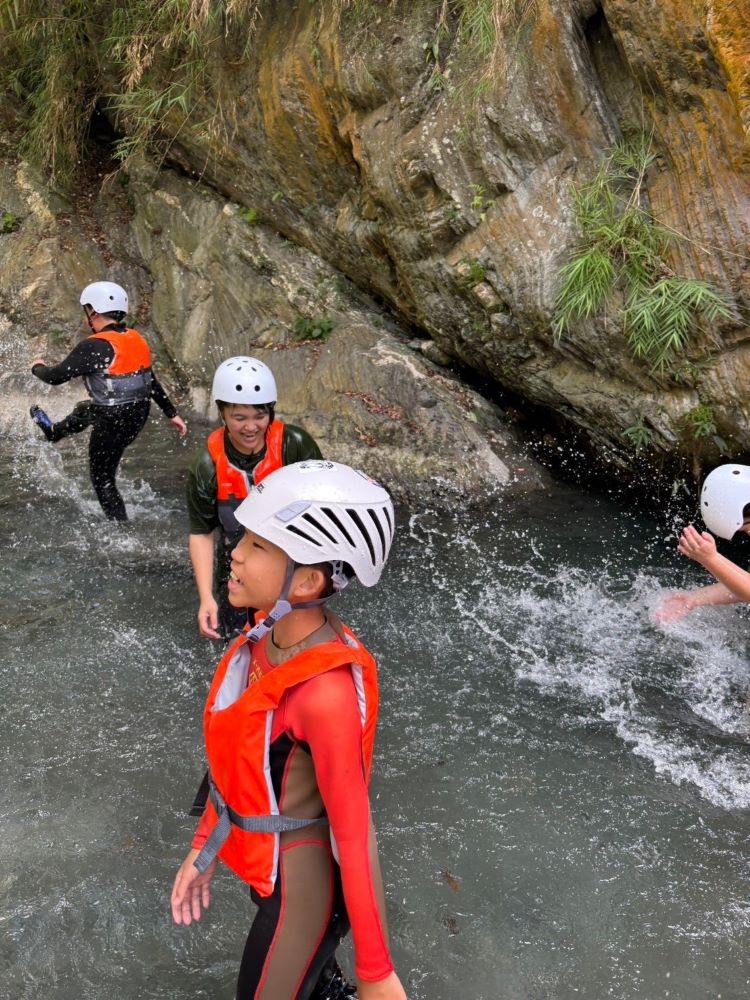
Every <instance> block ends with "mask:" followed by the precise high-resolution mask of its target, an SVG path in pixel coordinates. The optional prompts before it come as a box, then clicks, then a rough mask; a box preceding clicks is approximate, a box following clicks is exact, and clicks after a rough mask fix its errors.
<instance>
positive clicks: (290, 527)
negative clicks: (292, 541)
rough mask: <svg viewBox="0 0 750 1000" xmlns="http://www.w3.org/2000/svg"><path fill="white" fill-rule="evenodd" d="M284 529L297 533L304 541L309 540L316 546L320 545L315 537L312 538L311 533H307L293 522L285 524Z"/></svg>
mask: <svg viewBox="0 0 750 1000" xmlns="http://www.w3.org/2000/svg"><path fill="white" fill-rule="evenodd" d="M286 530H287V531H291V532H293V533H294V534H295V535H299V537H300V538H304V539H305V541H306V542H311V543H312V544H313V545H317V546H318V548H320V546H321V542H319V541H318V540H317V538H313V537H312V535H308V534H307V532H306V531H302V529H301V528H298V527H297V526H296V525H294V524H287V526H286Z"/></svg>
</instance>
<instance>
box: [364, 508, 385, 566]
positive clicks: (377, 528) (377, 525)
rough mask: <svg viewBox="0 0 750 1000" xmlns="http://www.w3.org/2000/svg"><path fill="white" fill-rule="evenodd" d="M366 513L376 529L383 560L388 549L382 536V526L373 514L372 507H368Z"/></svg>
mask: <svg viewBox="0 0 750 1000" xmlns="http://www.w3.org/2000/svg"><path fill="white" fill-rule="evenodd" d="M367 513H368V514H369V515H370V517H371V518H372V522H373V524H374V525H375V528H376V530H377V532H378V537H379V538H380V552H381V554H382V556H383V558H384V559H385V557H386V556H387V554H388V548H387V546H386V544H385V535H384V534H383V526H382V524H381V523H380V521H379V520H378V515H377V514H376V513H375V511H374V510H373V509H372V507H368V508H367Z"/></svg>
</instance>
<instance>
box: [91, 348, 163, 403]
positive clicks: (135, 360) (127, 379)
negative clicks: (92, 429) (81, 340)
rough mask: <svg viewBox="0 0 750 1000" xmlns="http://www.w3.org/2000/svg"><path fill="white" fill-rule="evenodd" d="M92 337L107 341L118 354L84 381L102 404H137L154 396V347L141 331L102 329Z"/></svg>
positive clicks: (94, 399) (96, 400)
mask: <svg viewBox="0 0 750 1000" xmlns="http://www.w3.org/2000/svg"><path fill="white" fill-rule="evenodd" d="M89 339H90V340H106V341H107V343H108V344H111V345H112V349H113V350H114V352H115V354H114V357H113V358H112V361H111V362H110V364H109V367H108V368H107V369H106V371H103V372H91V373H90V374H88V375H86V376H85V378H84V381H85V383H86V388H87V389H88V391H89V395H90V396H91V399H92V400H93V402H94V403H96V404H98V405H99V406H117V405H118V404H121V403H133V402H135V401H136V400H140V399H149V398H150V396H151V383H152V381H153V375H152V373H151V350H150V348H149V346H148V344H147V343H146V341H145V340H144V338H143V337H142V336H141V335H140V333H138V331H137V330H130V329H126V330H122V331H118V330H102V331H101V332H100V333H92V334H91V336H90V338H89Z"/></svg>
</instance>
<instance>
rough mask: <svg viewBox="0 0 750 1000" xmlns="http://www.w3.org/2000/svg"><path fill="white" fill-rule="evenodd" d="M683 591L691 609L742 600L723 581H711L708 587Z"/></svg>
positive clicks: (734, 602)
mask: <svg viewBox="0 0 750 1000" xmlns="http://www.w3.org/2000/svg"><path fill="white" fill-rule="evenodd" d="M683 593H684V594H685V599H686V603H687V605H688V607H689V608H691V609H692V608H702V607H706V606H713V605H715V604H737V603H738V602H739V601H741V600H742V598H741V597H737V595H736V594H733V593H732V591H731V590H730V589H729V588H728V587H726V586H724V584H723V583H710V584H709V585H708V586H707V587H699V588H698V589H697V590H687V591H684V592H683Z"/></svg>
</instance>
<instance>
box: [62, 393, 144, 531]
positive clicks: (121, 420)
mask: <svg viewBox="0 0 750 1000" xmlns="http://www.w3.org/2000/svg"><path fill="white" fill-rule="evenodd" d="M149 409H150V402H149V400H147V399H143V400H139V401H138V402H136V403H122V404H120V405H119V406H97V405H96V404H95V403H91V402H89V401H88V400H87V401H86V402H83V403H78V404H77V406H76V407H75V409H74V410H73V412H72V413H70V414H68V416H67V417H65V418H64V419H63V420H60V421H58V423H56V424H54V425H53V427H52V430H51V431H50V433H49V440H50V441H59V440H60V439H61V438H64V437H67V436H68V435H69V434H79V433H80V432H81V431H85V430H86V428H87V427H90V428H91V438H90V440H89V472H90V475H91V483H92V485H93V487H94V490H95V491H96V495H97V498H98V500H99V503H100V504H101V505H102V510H103V511H104V513H105V515H106V516H107V517H108V518H109V519H110V520H112V521H127V519H128V515H127V514H126V512H125V504H124V502H123V499H122V497H121V496H120V493H119V491H118V489H117V485H116V483H115V477H116V475H117V467H118V465H119V464H120V459H121V458H122V453H123V452H124V451H125V449H126V448H127V446H128V445H129V444H132V443H133V441H135V439H136V438H137V437H138V435H139V434H140V432H141V431H142V430H143V426H144V424H145V423H146V420H147V419H148V411H149Z"/></svg>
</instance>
